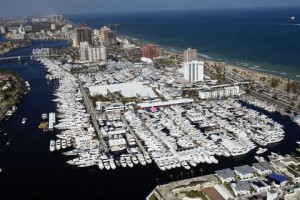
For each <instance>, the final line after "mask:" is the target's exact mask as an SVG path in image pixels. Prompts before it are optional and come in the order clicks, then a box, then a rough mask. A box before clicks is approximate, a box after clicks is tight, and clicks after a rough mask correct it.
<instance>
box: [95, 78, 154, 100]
mask: <svg viewBox="0 0 300 200" xmlns="http://www.w3.org/2000/svg"><path fill="white" fill-rule="evenodd" d="M133 88H134V89H133ZM89 91H90V94H91V96H96V95H103V96H106V95H107V92H108V91H109V92H110V93H113V92H119V91H121V94H122V95H123V96H124V97H125V98H131V97H137V96H139V97H140V98H145V99H149V98H155V97H156V94H155V93H154V91H153V89H152V88H151V87H149V86H147V85H146V84H145V83H143V82H130V83H119V84H111V85H97V86H91V87H89Z"/></svg>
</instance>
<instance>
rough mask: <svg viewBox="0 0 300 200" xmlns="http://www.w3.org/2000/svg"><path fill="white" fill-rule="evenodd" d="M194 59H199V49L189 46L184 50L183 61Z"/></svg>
mask: <svg viewBox="0 0 300 200" xmlns="http://www.w3.org/2000/svg"><path fill="white" fill-rule="evenodd" d="M193 60H198V51H197V49H191V48H188V49H187V50H184V52H183V61H184V62H191V61H193Z"/></svg>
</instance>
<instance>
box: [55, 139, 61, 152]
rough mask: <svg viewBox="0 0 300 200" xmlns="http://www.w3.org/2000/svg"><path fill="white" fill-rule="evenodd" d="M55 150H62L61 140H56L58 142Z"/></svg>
mask: <svg viewBox="0 0 300 200" xmlns="http://www.w3.org/2000/svg"><path fill="white" fill-rule="evenodd" d="M55 148H56V150H60V148H61V141H60V139H58V140H56V142H55Z"/></svg>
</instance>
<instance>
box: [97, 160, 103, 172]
mask: <svg viewBox="0 0 300 200" xmlns="http://www.w3.org/2000/svg"><path fill="white" fill-rule="evenodd" d="M98 167H99V169H101V170H102V169H103V168H104V165H103V162H102V160H101V159H99V162H98Z"/></svg>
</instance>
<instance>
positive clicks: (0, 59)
mask: <svg viewBox="0 0 300 200" xmlns="http://www.w3.org/2000/svg"><path fill="white" fill-rule="evenodd" d="M50 57H60V56H58V55H52V56H41V55H25V56H9V57H0V62H1V61H13V60H17V61H21V60H23V59H25V58H30V59H34V58H50Z"/></svg>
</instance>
